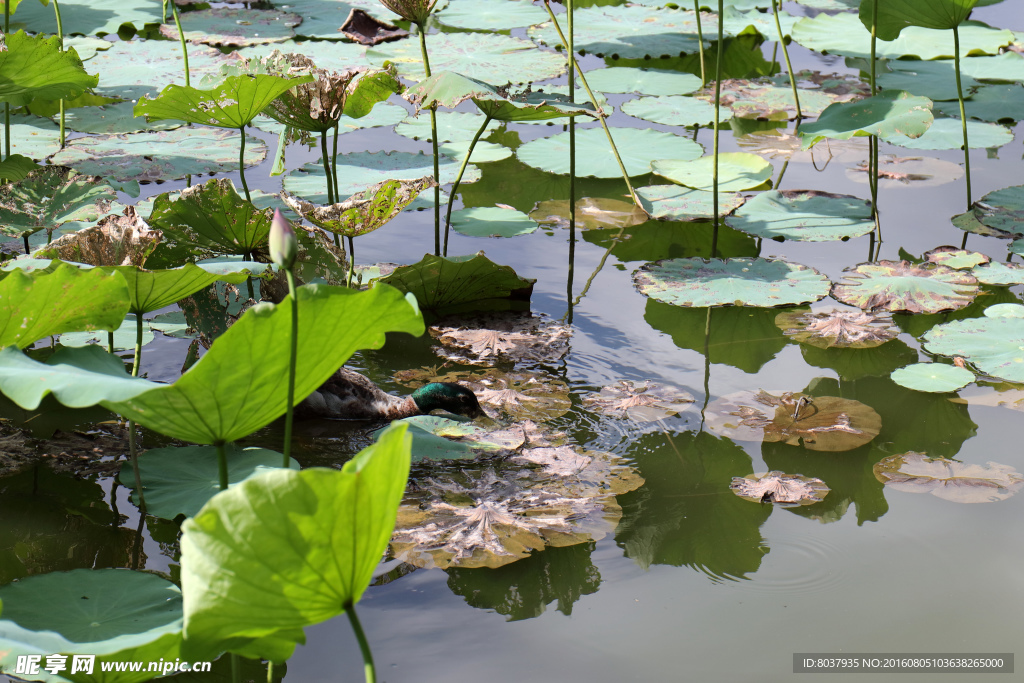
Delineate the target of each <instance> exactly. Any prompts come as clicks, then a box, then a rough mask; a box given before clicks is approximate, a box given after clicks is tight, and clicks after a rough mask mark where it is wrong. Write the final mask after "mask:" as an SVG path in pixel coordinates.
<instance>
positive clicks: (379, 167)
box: [284, 152, 480, 204]
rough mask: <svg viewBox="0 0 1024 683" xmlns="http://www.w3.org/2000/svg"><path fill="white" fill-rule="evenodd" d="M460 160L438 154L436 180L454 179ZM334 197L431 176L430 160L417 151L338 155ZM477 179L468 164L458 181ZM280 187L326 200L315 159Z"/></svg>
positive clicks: (477, 172) (321, 170) (477, 173)
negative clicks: (377, 184)
mask: <svg viewBox="0 0 1024 683" xmlns="http://www.w3.org/2000/svg"><path fill="white" fill-rule="evenodd" d="M461 163H462V162H460V161H456V160H454V159H451V158H449V157H445V156H442V157H441V160H440V164H439V166H438V172H439V173H440V175H441V178H440V179H439V180H440V183H441V184H442V185H445V184H447V183H451V182H454V181H455V178H456V177H458V174H459V166H460V165H461ZM337 171H338V187H337V188H336V190H335V191H336V192H337V195H338V197H340V198H342V199H344V198H346V197H349V196H351V195H353V194H355V193H356V192H362V191H363V190H365V189H366V188H367V187H368V186H370V185H374V184H376V183H380V182H384V181H385V180H415V179H418V178H422V177H424V176H433V175H434V162H433V159H432V157H429V156H427V155H425V154H423V153H421V152H391V153H390V154H388V153H387V152H355V153H353V154H345V155H339V156H338V165H337ZM477 180H480V169H478V168H477V167H476V166H473V165H470V166H467V167H466V173H465V175H464V176H463V177H462V183H463V184H467V183H474V182H476V181H477ZM284 189H285V190H287V191H288V192H291V193H292V194H294V195H297V196H299V197H302V198H303V199H306V200H308V201H310V202H312V203H314V204H326V203H327V178H326V177H325V176H324V167H323V164H321V163H320V162H319V161H317V162H315V163H308V164H306V165H305V166H302V167H301V168H297V169H295V170H294V171H291V172H290V173H289V174H288V175H286V176H285V177H284Z"/></svg>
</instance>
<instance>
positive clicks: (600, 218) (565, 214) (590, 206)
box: [530, 197, 650, 230]
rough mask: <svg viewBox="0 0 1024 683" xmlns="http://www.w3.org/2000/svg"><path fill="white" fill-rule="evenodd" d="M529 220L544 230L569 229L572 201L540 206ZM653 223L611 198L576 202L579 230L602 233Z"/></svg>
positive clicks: (633, 207)
mask: <svg viewBox="0 0 1024 683" xmlns="http://www.w3.org/2000/svg"><path fill="white" fill-rule="evenodd" d="M530 218H532V219H533V220H535V221H536V222H537V223H539V224H540V225H542V226H545V227H551V228H568V227H569V200H568V199H549V200H547V201H543V202H538V203H537V204H536V205H535V206H534V207H533V210H532V211H530ZM648 220H650V219H649V218H648V216H647V214H646V213H645V212H644V211H643V210H642V209H640V208H638V207H637V206H636V204H634V203H633V202H627V201H623V200H621V199H612V198H610V197H583V198H582V199H577V200H576V229H577V230H602V229H605V228H628V227H630V226H633V225H640V224H641V223H646V222H647V221H648Z"/></svg>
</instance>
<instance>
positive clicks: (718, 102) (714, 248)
mask: <svg viewBox="0 0 1024 683" xmlns="http://www.w3.org/2000/svg"><path fill="white" fill-rule="evenodd" d="M722 5H723V0H718V53H717V57H716V59H715V142H714V148H713V149H714V151H713V153H712V159H713V161H712V167H711V188H712V189H711V191H712V193H713V195H712V198H711V201H712V203H713V204H714V213H715V221H714V230H713V232H712V233H711V258H714V257H715V254H717V253H718V222H719V218H718V129H719V127H720V125H721V124H720V122H719V110H720V108H721V106H722V43H723V42H724V40H723V36H722V33H723V29H722V14H723V13H724V12H725V8H724V7H723V6H722Z"/></svg>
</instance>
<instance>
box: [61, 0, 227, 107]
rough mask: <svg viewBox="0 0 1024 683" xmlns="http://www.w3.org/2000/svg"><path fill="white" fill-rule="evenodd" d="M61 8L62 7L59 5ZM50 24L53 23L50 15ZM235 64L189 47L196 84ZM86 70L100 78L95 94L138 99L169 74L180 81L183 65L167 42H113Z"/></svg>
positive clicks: (176, 49)
mask: <svg viewBox="0 0 1024 683" xmlns="http://www.w3.org/2000/svg"><path fill="white" fill-rule="evenodd" d="M66 1H67V0H65V2H66ZM63 6H64V3H61V7H63ZM50 21H53V13H52V12H51V13H50ZM45 30H50V29H48V28H47V29H45ZM236 60H237V57H235V56H234V55H225V54H224V53H222V52H221V51H220V50H217V49H216V48H212V47H204V46H189V49H188V69H189V73H190V74H191V77H192V78H194V79H197V80H198V79H200V78H202V77H204V76H210V77H213V76H217V75H218V74H220V68H221V67H222V66H223V65H225V64H232V63H234V62H235V61H236ZM89 68H90V69H96V70H98V71H99V72H100V73H102V74H103V78H102V79H101V80H100V84H99V85H98V86H97V87H96V92H98V93H100V94H102V95H116V96H118V97H124V98H128V99H138V98H139V97H141V96H143V95H146V94H153V93H156V92H159V90H160V88H161V87H162V86H163V85H164V84H166V83H167V82H169V81H170V80H171V77H170V74H174V77H175V78H180V79H183V74H184V72H185V63H184V60H183V59H182V56H181V45H180V44H178V43H175V42H171V41H169V40H145V41H142V40H129V41H119V42H116V43H114V44H113V46H112V47H111V48H110V49H109V50H106V51H104V52H101V53H99V54H97V55H96V56H95V57H93V58H92V59H91V60H89Z"/></svg>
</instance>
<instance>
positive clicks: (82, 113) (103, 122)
mask: <svg viewBox="0 0 1024 683" xmlns="http://www.w3.org/2000/svg"><path fill="white" fill-rule="evenodd" d="M64 122H65V125H66V126H67V128H68V129H69V130H74V131H78V132H79V133H93V134H96V135H117V134H121V133H138V132H141V131H146V130H170V129H172V128H180V127H181V126H184V125H185V122H184V121H175V120H174V119H166V120H162V121H152V122H149V121H146V117H145V116H136V115H135V103H134V102H130V101H128V102H118V103H117V104H107V105H103V106H100V107H78V108H76V109H69V110H68V111H67V112H66V114H65V117H64Z"/></svg>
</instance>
